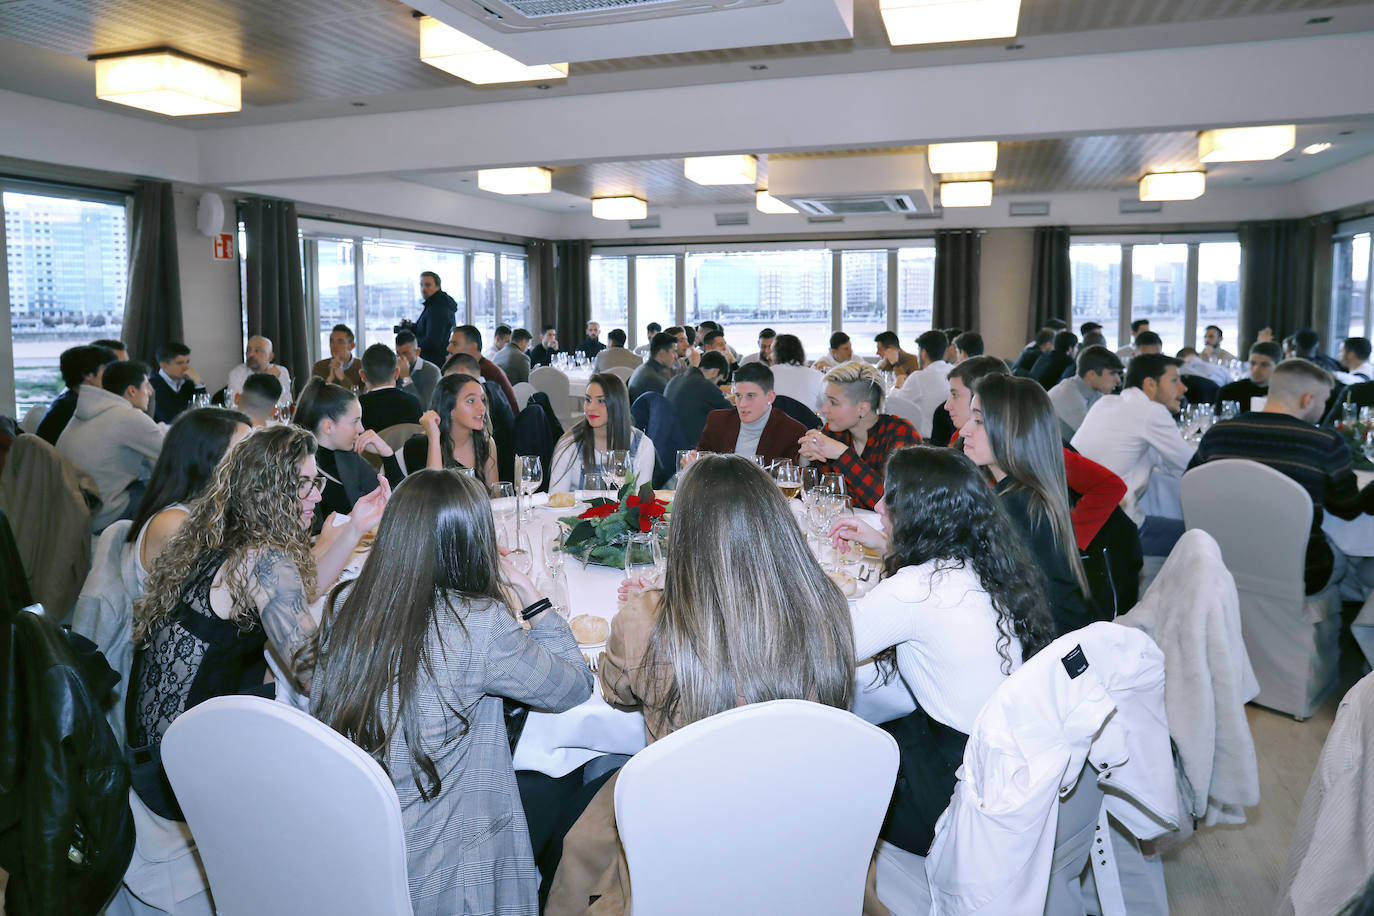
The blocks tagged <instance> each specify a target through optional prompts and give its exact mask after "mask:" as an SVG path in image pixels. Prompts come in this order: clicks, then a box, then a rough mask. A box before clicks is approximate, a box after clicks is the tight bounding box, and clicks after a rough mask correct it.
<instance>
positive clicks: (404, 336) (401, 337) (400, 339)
mask: <svg viewBox="0 0 1374 916" xmlns="http://www.w3.org/2000/svg"><path fill="white" fill-rule="evenodd" d="M418 342H419V338H417V337H416V336H415V332H414V331H412V330H410V329H409V328H402V329H401V330H399V331H397V332H396V348H397V349H400V348H401V347H404V346H405V345H406V344H413V343H418Z"/></svg>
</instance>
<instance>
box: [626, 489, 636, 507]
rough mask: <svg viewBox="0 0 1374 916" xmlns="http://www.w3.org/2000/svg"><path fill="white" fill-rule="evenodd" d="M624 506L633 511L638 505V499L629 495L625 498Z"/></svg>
mask: <svg viewBox="0 0 1374 916" xmlns="http://www.w3.org/2000/svg"><path fill="white" fill-rule="evenodd" d="M625 505H627V506H629V507H630V508H631V509H633V508H634V507H635V506H637V505H639V497H638V496H636V495H634V494H633V493H631V494H630V495H629V496H627V497H625Z"/></svg>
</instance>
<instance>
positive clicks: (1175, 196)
mask: <svg viewBox="0 0 1374 916" xmlns="http://www.w3.org/2000/svg"><path fill="white" fill-rule="evenodd" d="M1205 190H1207V175H1206V173H1204V172H1150V173H1149V174H1147V175H1145V177H1143V178H1141V179H1140V199H1141V200H1197V199H1198V198H1199V197H1201V196H1202V192H1203V191H1205Z"/></svg>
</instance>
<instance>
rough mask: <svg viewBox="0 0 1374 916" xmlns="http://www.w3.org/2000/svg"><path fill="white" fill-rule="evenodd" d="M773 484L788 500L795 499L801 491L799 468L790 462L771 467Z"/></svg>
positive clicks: (782, 462)
mask: <svg viewBox="0 0 1374 916" xmlns="http://www.w3.org/2000/svg"><path fill="white" fill-rule="evenodd" d="M773 482H774V483H776V484H777V485H778V489H779V490H782V495H783V496H785V497H787V498H788V499H796V498H797V496H798V495H799V494H800V493H801V489H802V474H801V468H799V467H797V466H796V465H795V464H793V463H792V462H790V461H779V462H778V463H777V464H776V465H774V467H773Z"/></svg>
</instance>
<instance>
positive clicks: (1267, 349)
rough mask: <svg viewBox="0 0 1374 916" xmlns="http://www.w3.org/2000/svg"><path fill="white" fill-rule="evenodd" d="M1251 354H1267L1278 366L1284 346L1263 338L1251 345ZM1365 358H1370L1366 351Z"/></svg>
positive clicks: (1366, 343) (1367, 343)
mask: <svg viewBox="0 0 1374 916" xmlns="http://www.w3.org/2000/svg"><path fill="white" fill-rule="evenodd" d="M1365 346H1366V347H1368V346H1369V341H1365ZM1250 355H1251V356H1256V355H1259V356H1267V357H1269V358H1270V359H1271V360H1273V361H1274V365H1276V366H1277V365H1278V364H1279V363H1281V362H1283V347H1281V346H1279V345H1278V344H1277V343H1275V342H1274V341H1272V340H1261V341H1259V342H1258V343H1255V344H1252V345H1251V346H1250ZM1364 358H1365V359H1368V358H1369V354H1368V353H1366V354H1365V356H1364Z"/></svg>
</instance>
